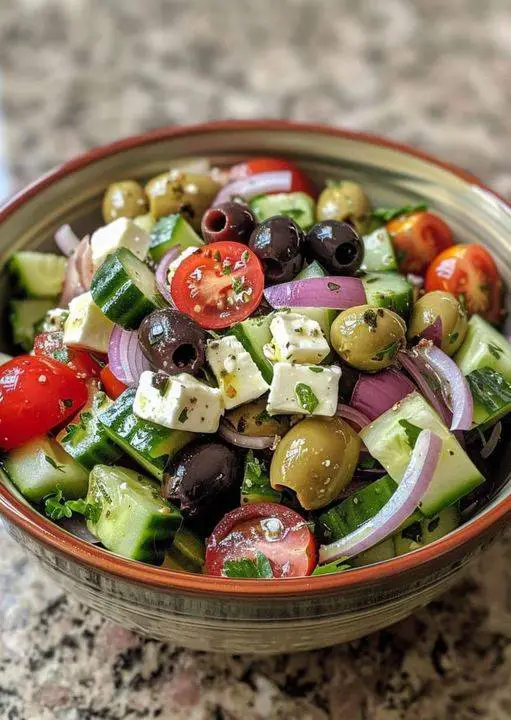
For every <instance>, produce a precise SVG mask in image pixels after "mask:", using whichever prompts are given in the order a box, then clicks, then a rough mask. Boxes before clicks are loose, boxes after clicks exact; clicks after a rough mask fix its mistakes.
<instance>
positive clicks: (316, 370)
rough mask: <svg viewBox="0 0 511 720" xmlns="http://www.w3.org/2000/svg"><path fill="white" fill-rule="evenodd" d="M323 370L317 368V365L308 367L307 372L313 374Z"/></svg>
mask: <svg viewBox="0 0 511 720" xmlns="http://www.w3.org/2000/svg"><path fill="white" fill-rule="evenodd" d="M324 369H325V368H322V367H318V366H317V365H310V366H309V370H310V371H311V372H314V373H322V372H323V370H324Z"/></svg>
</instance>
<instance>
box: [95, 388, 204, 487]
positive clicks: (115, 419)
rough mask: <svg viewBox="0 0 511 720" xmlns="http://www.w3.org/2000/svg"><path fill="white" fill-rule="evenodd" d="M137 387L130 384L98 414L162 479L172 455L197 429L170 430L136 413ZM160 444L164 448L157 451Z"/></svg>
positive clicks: (109, 432)
mask: <svg viewBox="0 0 511 720" xmlns="http://www.w3.org/2000/svg"><path fill="white" fill-rule="evenodd" d="M136 392H137V391H136V388H128V389H127V390H125V391H124V392H123V393H122V395H120V396H119V397H118V398H117V400H116V401H115V402H114V403H113V404H112V405H111V406H110V407H109V408H108V409H107V410H106V411H105V412H103V413H101V414H100V415H99V416H98V419H99V422H100V423H101V425H102V426H103V427H104V429H105V432H106V434H107V435H108V436H109V437H110V438H111V439H112V440H113V442H114V443H116V444H117V445H119V447H120V448H121V449H122V450H124V452H126V453H127V454H128V455H130V456H131V457H132V458H133V459H134V460H135V461H136V462H138V463H139V464H140V465H141V466H142V467H143V468H145V470H147V471H148V472H149V473H151V475H153V476H154V477H155V478H156V479H157V480H159V481H160V482H161V481H163V471H164V469H165V465H166V463H167V461H168V459H169V458H170V457H173V456H174V455H175V454H176V453H177V452H178V451H179V450H181V448H183V447H184V446H185V445H187V444H188V443H189V442H191V440H193V438H194V437H196V433H190V432H186V431H185V430H169V428H165V427H163V426H162V425H156V424H155V423H152V422H150V421H149V420H142V418H138V417H137V416H136V415H135V414H134V413H133V402H134V400H135V395H136ZM158 448H159V449H160V450H162V451H163V452H160V453H159V454H157V455H155V454H154V453H155V452H158Z"/></svg>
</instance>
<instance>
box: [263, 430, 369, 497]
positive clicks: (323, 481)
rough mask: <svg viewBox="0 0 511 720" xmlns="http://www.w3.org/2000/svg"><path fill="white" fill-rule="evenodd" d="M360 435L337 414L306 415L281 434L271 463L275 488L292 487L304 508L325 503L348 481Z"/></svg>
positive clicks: (356, 461)
mask: <svg viewBox="0 0 511 720" xmlns="http://www.w3.org/2000/svg"><path fill="white" fill-rule="evenodd" d="M359 454H360V438H359V437H358V435H357V433H356V432H355V431H354V430H353V429H352V428H351V427H350V426H349V425H348V423H346V422H344V420H341V418H338V417H332V418H326V417H313V418H306V419H305V420H302V421H301V422H299V423H297V424H296V425H295V426H294V427H292V428H291V430H290V431H289V432H288V433H287V435H284V437H283V438H282V440H281V441H280V442H279V444H278V445H277V449H276V450H275V453H274V455H273V459H272V462H271V467H270V482H271V485H272V487H273V488H274V489H275V490H281V489H282V488H283V487H286V488H290V489H291V490H294V491H295V493H296V496H297V498H298V501H299V503H300V505H301V506H302V507H303V508H305V510H316V509H317V508H322V507H325V505H328V504H329V503H331V502H332V500H335V498H336V497H337V496H338V495H339V493H340V492H341V490H342V489H343V488H344V487H346V485H347V484H348V483H349V482H350V481H351V478H352V477H353V473H354V471H355V468H356V466H357V463H358V457H359Z"/></svg>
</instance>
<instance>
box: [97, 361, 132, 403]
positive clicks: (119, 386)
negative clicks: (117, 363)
mask: <svg viewBox="0 0 511 720" xmlns="http://www.w3.org/2000/svg"><path fill="white" fill-rule="evenodd" d="M99 378H100V380H101V382H102V384H103V389H104V391H105V392H106V394H107V395H108V397H109V398H112V400H117V398H118V397H119V395H122V394H123V392H124V391H125V390H127V388H128V386H127V385H125V384H124V383H122V382H121V381H120V380H117V378H116V377H115V375H114V374H113V372H112V371H111V370H110V368H109V367H108V365H105V367H104V368H103V369H102V370H101V372H100V373H99Z"/></svg>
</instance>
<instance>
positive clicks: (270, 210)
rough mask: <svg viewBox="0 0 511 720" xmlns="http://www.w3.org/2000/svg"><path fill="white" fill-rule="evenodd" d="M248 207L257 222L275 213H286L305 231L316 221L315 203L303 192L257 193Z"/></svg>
mask: <svg viewBox="0 0 511 720" xmlns="http://www.w3.org/2000/svg"><path fill="white" fill-rule="evenodd" d="M250 207H251V208H252V210H253V211H254V215H255V216H256V218H257V220H258V221H259V222H263V221H264V220H268V218H271V217H275V215H286V216H287V217H290V218H291V219H292V220H294V221H295V223H296V224H297V225H299V227H301V228H302V230H305V231H307V230H309V229H310V228H311V227H312V226H313V225H314V223H315V222H316V203H315V202H314V200H313V199H312V198H311V196H310V195H307V193H304V192H291V193H275V195H259V196H258V197H255V198H253V199H252V200H251V201H250Z"/></svg>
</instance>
